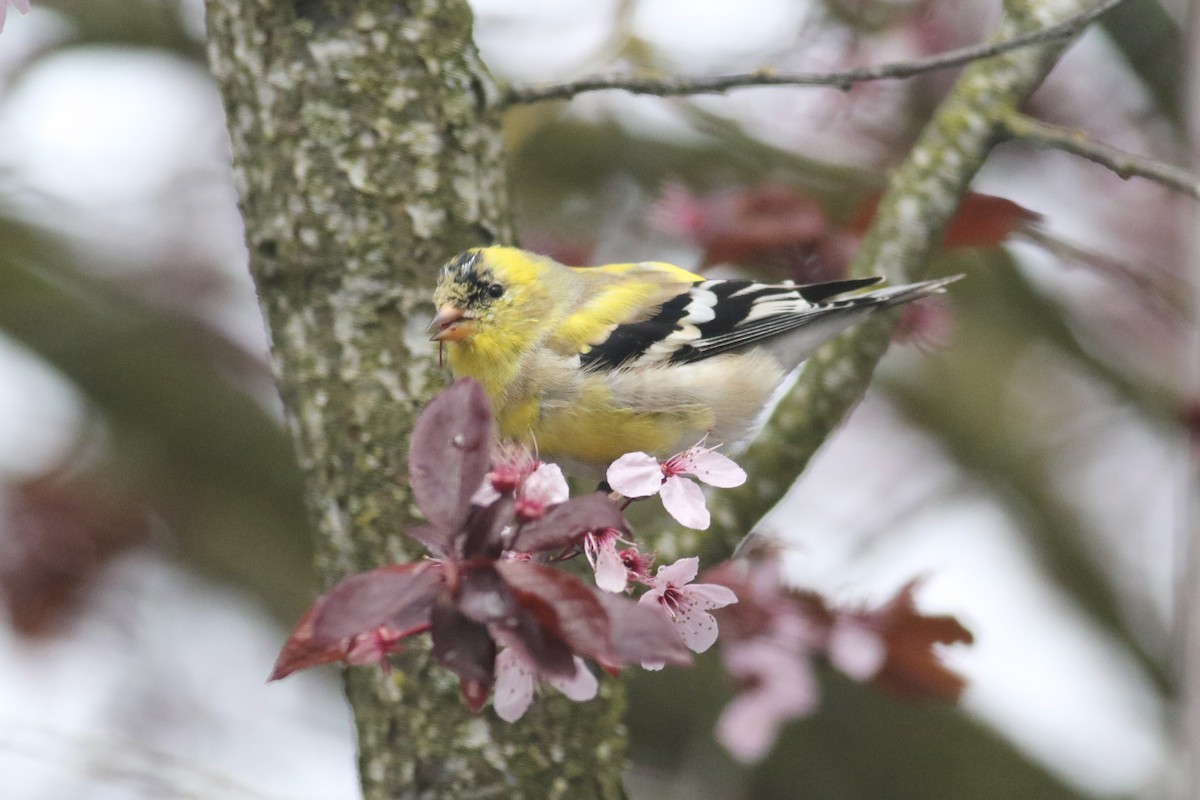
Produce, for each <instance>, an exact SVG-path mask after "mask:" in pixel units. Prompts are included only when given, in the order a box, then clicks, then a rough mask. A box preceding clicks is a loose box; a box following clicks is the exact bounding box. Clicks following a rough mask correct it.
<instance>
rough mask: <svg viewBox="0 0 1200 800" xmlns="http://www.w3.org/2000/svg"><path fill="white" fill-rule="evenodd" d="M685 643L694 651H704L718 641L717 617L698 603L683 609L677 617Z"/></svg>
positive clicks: (676, 620) (676, 622)
mask: <svg viewBox="0 0 1200 800" xmlns="http://www.w3.org/2000/svg"><path fill="white" fill-rule="evenodd" d="M675 624H676V625H678V626H679V633H680V635H681V636H682V637H683V643H684V644H685V645H687V648H688V649H689V650H691V651H692V652H693V653H703V652H704V651H705V650H707V649H708V648H710V647H712V646H713V642H715V641H717V620H716V618H715V617H714V616H713V615H712V614H710V613H708V612H707V611H705V610H704V609H703V608H700V607H699V606H696V605H690V604H689V605H688V606H687V607H686V608H684V609H681V610H680V612H679V614H678V615H677V616H676V617H675Z"/></svg>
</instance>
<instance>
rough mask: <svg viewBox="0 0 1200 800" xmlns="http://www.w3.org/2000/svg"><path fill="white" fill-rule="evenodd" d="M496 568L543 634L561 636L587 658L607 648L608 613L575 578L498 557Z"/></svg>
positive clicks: (526, 563)
mask: <svg viewBox="0 0 1200 800" xmlns="http://www.w3.org/2000/svg"><path fill="white" fill-rule="evenodd" d="M496 569H497V570H498V571H499V572H500V575H501V576H502V577H503V578H504V580H505V581H507V582H508V585H509V587H510V588H511V589H512V591H513V594H514V596H515V597H516V598H517V602H518V603H519V604H520V605H521V607H522V608H523V609H525V610H526V611H528V612H529V613H531V614H533V616H534V618H535V619H536V620H537V623H538V625H539V626H541V628H542V630H543V632H544V634H545V635H547V637H553V638H556V639H561V640H562V641H563V642H564V643H565V644H566V645H567V646H568V647H569V648H571V650H573V651H574V652H576V653H578V654H579V655H584V656H589V657H591V658H600V657H603V656H604V655H605V654H607V653H608V652H609V650H610V634H609V623H608V615H607V614H606V613H604V606H602V605H600V601H599V600H597V599H596V596H595V595H594V594H593V593H592V590H591V589H589V588H588V587H587V586H585V585H584V584H583V582H582V581H580V580H579V579H578V578H576V577H575V576H573V575H568V574H567V573H565V572H563V571H561V570H557V569H554V568H553V567H547V566H545V565H542V564H531V563H528V562H520V561H501V562H499V563H497V564H496Z"/></svg>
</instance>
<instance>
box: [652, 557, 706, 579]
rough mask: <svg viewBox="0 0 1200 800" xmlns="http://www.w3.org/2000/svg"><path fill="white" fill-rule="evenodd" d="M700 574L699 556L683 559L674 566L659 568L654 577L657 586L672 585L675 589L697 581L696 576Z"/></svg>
mask: <svg viewBox="0 0 1200 800" xmlns="http://www.w3.org/2000/svg"><path fill="white" fill-rule="evenodd" d="M699 572H700V557H699V556H691V557H690V558H681V559H679V560H678V561H676V562H675V563H674V564H668V565H667V566H663V567H659V568H658V572H657V573H656V574H655V576H654V583H655V585H661V586H666V585H667V584H670V585H672V586H675V587H680V586H683V585H685V584H688V583H691V582H692V581H694V580H696V575H697V573H699Z"/></svg>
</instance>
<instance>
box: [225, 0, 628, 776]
mask: <svg viewBox="0 0 1200 800" xmlns="http://www.w3.org/2000/svg"><path fill="white" fill-rule="evenodd" d="M208 37H209V45H208V52H209V60H210V64H211V67H212V71H213V73H214V74H215V75H216V78H217V80H218V81H219V83H220V88H221V92H222V94H223V97H224V101H225V108H226V114H227V117H228V125H229V132H230V138H231V141H232V146H233V160H234V166H235V178H236V183H237V188H238V193H239V195H240V201H241V209H242V214H243V217H244V219H245V226H246V241H247V245H248V247H249V251H250V268H251V271H252V273H253V276H254V280H255V284H256V286H257V289H258V295H259V302H260V304H261V307H262V310H263V315H264V316H265V318H266V321H267V324H268V328H269V330H270V335H271V342H272V346H271V352H272V360H273V364H274V368H275V374H276V377H277V380H278V384H279V390H280V394H281V396H282V398H283V406H284V413H285V416H286V419H287V422H288V426H289V428H290V430H291V433H292V436H293V439H294V442H295V447H296V453H297V456H298V459H299V462H300V466H301V469H302V471H303V473H304V476H305V480H306V494H307V502H308V507H309V514H310V519H311V522H312V525H313V527H314V529H315V532H316V541H317V566H318V569H319V571H320V573H321V576H322V579H323V580H324V581H325V583H326V584H329V583H332V582H333V581H335V580H336V579H338V578H339V577H341V576H343V575H345V574H346V573H348V572H352V571H356V570H361V569H365V568H368V567H371V566H375V565H378V564H381V563H386V562H394V561H404V560H410V559H412V558H417V557H419V556H420V554H421V553H420V549H419V548H417V547H414V546H413V545H412V543H411V542H409V541H407V540H406V539H405V538H404V537H403V536H402V535H401V534H402V531H403V530H404V529H405V528H407V527H408V526H410V525H412V524H413V523H414V522H415V521H416V518H415V515H414V510H413V505H412V502H411V497H410V494H409V490H408V487H407V485H406V481H405V472H406V464H407V453H408V440H409V433H410V430H411V427H412V422H413V418H414V415H415V412H416V410H417V409H418V408H419V407H420V406H421V405H423V404H424V403H425V402H426V401H427V400H428V399H429V398H430V396H431V395H432V394H433V393H434V392H435V391H436V390H437V389H438V388H440V387H441V386H442V384H443V377H442V374H441V373H440V371H439V370H438V369H437V366H436V358H435V352H436V350H435V348H434V346H433V345H431V344H430V343H429V342H428V341H427V338H426V336H425V335H424V333H423V328H424V325H425V323H426V321H427V320H428V318H429V313H430V308H431V307H430V303H429V297H430V289H431V288H432V286H433V283H434V281H435V278H436V271H437V268H438V267H439V266H440V265H441V264H442V263H443V262H444V261H446V260H447V259H448V258H449V257H450V256H451V255H453V254H454V253H455V252H457V251H460V250H462V249H465V248H466V247H470V246H475V245H480V244H485V243H489V242H492V241H496V240H500V241H507V240H510V239H511V232H510V227H509V221H508V213H507V197H506V188H505V180H504V163H503V153H502V147H501V137H500V130H499V111H498V107H497V103H498V99H499V93H498V91H497V89H496V86H495V84H494V82H493V80H492V78H491V77H490V75H488V73H487V71H486V70H485V69H484V67H483V65H482V64H481V63H480V61H479V58H478V55H477V53H476V50H475V47H474V44H473V43H472V41H471V14H470V11H469V9H468V7H467V4H466V3H465V2H463V0H446V1H445V2H432V0H429V1H427V2H418V1H417V0H411V2H396V0H388V1H387V2H383V1H382V0H356V2H349V0H295V2H271V0H209V2H208ZM347 692H348V695H349V697H350V701H351V703H352V704H353V706H354V711H355V716H356V719H357V726H358V737H359V767H360V770H361V776H362V786H363V794H364V796H365V797H366V798H368V800H377V799H381V798H397V797H431V798H436V797H453V798H467V797H498V798H538V800H542V798H551V797H571V798H593V797H595V798H601V797H604V798H612V797H619V796H621V794H622V792H621V771H622V768H623V765H624V758H625V744H624V738H623V729H622V726H621V716H622V712H623V695H622V692H621V688H620V685H619V683H617V682H616V681H612V680H605V681H603V682H602V686H601V699H599V700H598V701H594V702H591V703H586V704H579V705H576V704H572V703H568V702H566V701H565V700H564V699H563V698H561V697H557V696H555V697H547V698H543V699H542V700H541V701H539V702H538V703H536V704H535V705H534V707H533V708H532V709H531V710H530V712H529V713H528V714H527V715H526V717H525V718H524V719H523V720H522V721H521V722H520V723H518V724H516V725H508V724H506V723H503V722H500V721H499V720H498V719H496V718H495V716H494V715H492V714H491V712H490V711H488V712H485V713H484V714H483V715H482V716H480V717H473V716H471V715H470V714H469V713H468V712H467V711H466V710H465V708H464V706H463V704H462V703H461V701H460V700H459V698H458V686H457V681H456V680H455V679H454V678H453V676H452V675H451V674H450V673H449V672H447V671H445V670H443V669H441V668H440V667H437V666H435V665H433V664H432V663H431V661H430V659H429V657H428V653H427V651H426V650H424V649H423V648H420V647H414V648H413V649H412V650H410V651H409V652H408V653H407V654H406V655H405V657H404V658H403V664H402V667H401V669H399V670H397V671H396V672H394V673H393V675H392V676H391V677H388V676H385V675H384V674H383V673H382V672H381V671H379V670H374V669H366V668H357V669H353V670H350V671H349V672H348V674H347Z"/></svg>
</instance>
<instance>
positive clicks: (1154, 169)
mask: <svg viewBox="0 0 1200 800" xmlns="http://www.w3.org/2000/svg"><path fill="white" fill-rule="evenodd" d="M1003 122H1004V128H1005V130H1006V131H1007V132H1008V134H1009V135H1010V136H1012V137H1013V138H1015V139H1020V140H1021V141H1025V142H1029V143H1030V144H1033V145H1037V146H1038V147H1053V148H1056V149H1058V150H1063V151H1065V152H1068V153H1071V154H1072V155H1077V156H1079V157H1081V158H1086V159H1087V160H1088V161H1092V162H1094V163H1096V164H1099V165H1100V166H1102V167H1107V168H1108V169H1110V170H1112V171H1113V172H1115V173H1116V174H1117V175H1120V176H1121V177H1122V178H1125V179H1129V178H1131V177H1133V176H1134V175H1136V176H1138V177H1140V178H1148V179H1150V180H1152V181H1155V182H1157V183H1161V184H1162V185H1163V186H1166V187H1168V188H1171V189H1174V190H1175V191H1177V192H1182V193H1183V194H1187V195H1191V196H1192V197H1195V198H1197V199H1200V177H1197V176H1196V175H1195V174H1193V173H1191V172H1188V171H1187V170H1186V169H1183V168H1181V167H1176V166H1173V165H1171V164H1166V163H1164V162H1162V161H1156V160H1155V159H1152V158H1146V157H1145V156H1139V155H1137V154H1136V153H1131V152H1129V151H1128V150H1122V149H1121V148H1119V147H1113V146H1112V145H1111V144H1105V143H1104V142H1100V141H1097V140H1096V139H1093V138H1092V137H1090V136H1088V135H1087V134H1085V133H1083V132H1081V131H1077V130H1074V129H1072V128H1067V127H1064V126H1062V125H1052V124H1051V123H1049V122H1042V121H1041V120H1037V119H1033V118H1032V117H1027V116H1025V115H1024V114H1021V113H1016V112H1014V113H1012V114H1008V115H1006V116H1005V117H1004V120H1003Z"/></svg>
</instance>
